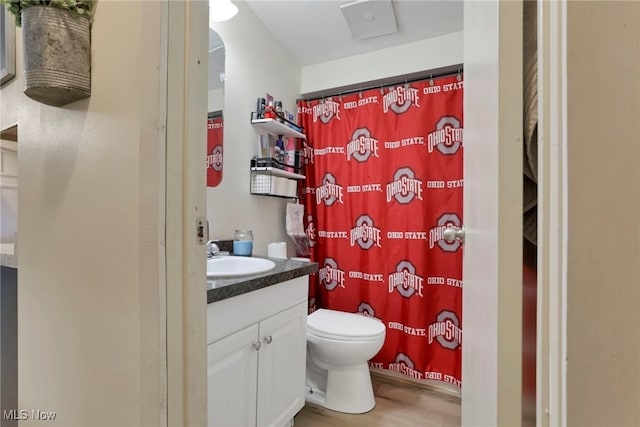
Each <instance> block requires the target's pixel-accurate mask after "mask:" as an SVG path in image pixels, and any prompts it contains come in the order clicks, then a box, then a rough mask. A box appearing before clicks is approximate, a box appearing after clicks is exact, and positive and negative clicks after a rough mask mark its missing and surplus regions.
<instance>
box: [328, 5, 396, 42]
mask: <svg viewBox="0 0 640 427" xmlns="http://www.w3.org/2000/svg"><path fill="white" fill-rule="evenodd" d="M340 11H341V12H342V14H343V15H344V19H345V20H346V21H347V26H349V30H350V31H351V36H352V37H353V38H354V39H356V40H362V39H367V38H370V37H377V36H382V35H384V34H391V33H395V32H397V31H398V26H397V24H396V16H395V14H394V13H393V6H392V5H391V0H356V1H353V2H351V3H346V4H343V5H341V6H340Z"/></svg>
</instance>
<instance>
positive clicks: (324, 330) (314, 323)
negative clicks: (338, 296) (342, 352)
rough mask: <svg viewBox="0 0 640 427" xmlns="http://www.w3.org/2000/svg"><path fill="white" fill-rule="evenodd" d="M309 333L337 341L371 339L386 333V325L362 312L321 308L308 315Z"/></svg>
mask: <svg viewBox="0 0 640 427" xmlns="http://www.w3.org/2000/svg"><path fill="white" fill-rule="evenodd" d="M307 333H309V334H311V335H314V336H317V337H320V338H325V339H331V340H336V341H369V340H375V339H376V338H379V337H380V336H381V335H384V334H385V327H384V324H383V323H382V322H379V321H377V320H374V319H370V318H368V317H365V316H362V315H360V314H356V313H345V312H342V311H336V310H328V309H324V308H321V309H318V310H316V311H314V312H313V313H311V314H310V315H309V316H307Z"/></svg>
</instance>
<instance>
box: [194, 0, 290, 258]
mask: <svg viewBox="0 0 640 427" xmlns="http://www.w3.org/2000/svg"><path fill="white" fill-rule="evenodd" d="M236 4H237V5H238V8H239V9H240V10H239V12H238V14H237V15H236V16H235V17H234V18H233V19H231V20H230V21H227V22H222V23H217V24H216V26H215V27H214V28H213V29H214V30H215V31H216V32H217V33H218V34H219V35H220V37H221V38H222V41H223V43H224V46H225V51H226V57H225V74H226V80H225V86H224V98H225V99H224V169H223V178H222V182H221V183H220V185H219V186H218V187H215V188H209V189H207V217H208V218H209V224H210V225H209V226H210V231H209V234H210V236H211V237H218V238H222V239H231V238H232V237H233V232H234V230H235V229H238V228H249V229H252V230H253V235H254V250H253V253H254V254H256V255H266V254H267V244H268V243H269V242H271V241H286V242H287V245H288V247H289V255H291V256H293V255H294V254H295V252H294V248H293V242H292V241H291V239H290V238H289V237H288V236H287V235H286V230H285V208H286V204H287V202H288V200H287V199H280V198H275V197H266V196H253V195H250V194H249V162H250V160H251V157H252V156H253V155H254V154H256V147H257V140H258V133H257V132H256V130H255V129H254V128H253V127H252V126H251V123H250V116H251V112H252V111H255V109H256V100H257V98H258V97H263V98H264V96H265V94H266V93H267V92H268V93H270V94H271V95H273V96H274V98H275V99H279V100H282V101H283V103H284V107H285V109H287V110H289V111H294V110H295V106H296V104H295V101H296V98H297V97H298V96H299V94H300V67H299V66H298V65H296V63H295V62H294V61H293V60H292V59H291V58H290V57H289V56H288V54H287V53H286V51H285V50H284V48H283V47H282V46H281V45H280V43H279V42H278V41H277V40H276V39H275V38H274V37H273V36H272V35H271V33H270V32H269V31H268V29H267V28H266V27H265V26H264V25H263V24H262V22H261V21H260V20H258V18H257V17H256V16H255V15H254V13H253V12H252V11H251V9H249V7H248V6H247V5H246V4H245V3H244V2H236Z"/></svg>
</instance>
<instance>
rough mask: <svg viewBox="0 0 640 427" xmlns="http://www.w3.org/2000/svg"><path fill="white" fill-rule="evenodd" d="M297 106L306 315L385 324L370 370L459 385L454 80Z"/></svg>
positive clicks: (459, 185) (457, 103)
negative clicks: (309, 269)
mask: <svg viewBox="0 0 640 427" xmlns="http://www.w3.org/2000/svg"><path fill="white" fill-rule="evenodd" d="M432 83H433V84H429V81H420V82H412V83H409V84H400V85H397V86H393V87H389V88H385V89H384V90H382V91H381V89H373V90H369V91H364V92H362V93H355V94H350V95H342V96H341V97H332V98H328V99H324V100H314V101H299V103H298V114H299V123H300V124H301V125H302V126H304V129H305V132H306V134H307V141H305V142H304V143H303V156H304V157H303V158H304V165H305V175H306V177H307V179H306V181H305V183H304V185H303V188H302V190H303V197H302V202H303V203H304V205H305V211H306V214H305V228H306V230H307V234H308V236H309V238H310V241H311V257H312V259H313V260H314V261H316V262H318V263H319V266H320V269H319V272H318V273H317V274H315V275H313V276H311V278H310V289H309V295H310V300H309V301H310V302H309V305H310V307H309V310H310V311H313V310H315V309H316V308H320V307H323V308H330V309H334V310H340V311H346V312H352V313H359V314H361V315H363V316H367V317H370V318H373V319H376V320H378V321H380V322H382V323H384V325H385V326H386V331H387V335H386V339H385V343H384V346H383V347H382V350H380V352H379V353H378V354H377V355H376V356H375V357H374V358H373V359H372V360H371V361H370V366H371V367H374V368H381V369H387V370H391V371H396V372H400V373H402V374H404V375H406V376H409V377H411V378H415V379H435V380H440V381H444V382H448V383H451V384H455V385H457V386H458V387H459V386H460V385H461V360H462V357H461V356H462V336H463V334H462V331H463V328H462V321H461V319H462V243H461V242H460V241H457V240H456V241H453V242H449V241H447V240H445V239H444V230H445V229H446V228H447V227H454V228H457V227H461V226H462V219H463V217H462V194H463V185H464V180H463V176H462V173H463V163H462V160H463V128H464V125H463V114H462V113H463V112H462V105H463V81H462V79H460V81H459V80H458V78H456V76H453V77H445V78H440V79H437V80H434V81H433V82H432Z"/></svg>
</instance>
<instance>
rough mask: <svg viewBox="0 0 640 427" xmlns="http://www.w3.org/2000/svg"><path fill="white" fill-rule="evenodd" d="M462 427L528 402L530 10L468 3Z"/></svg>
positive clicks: (501, 420)
mask: <svg viewBox="0 0 640 427" xmlns="http://www.w3.org/2000/svg"><path fill="white" fill-rule="evenodd" d="M464 77H465V78H464V80H465V82H464V83H465V87H464V91H465V93H464V127H465V129H464V132H465V135H464V151H465V153H464V159H465V161H464V181H465V189H464V223H465V229H466V242H465V246H464V261H463V277H464V290H463V297H462V299H463V300H462V318H463V320H462V324H463V330H464V341H463V347H462V348H463V350H462V425H464V426H471V425H482V426H496V425H500V426H506V425H509V426H515V425H520V423H521V417H522V414H521V398H522V386H521V377H522V372H521V371H522V368H521V366H522V3H521V2H520V1H507V2H504V1H503V2H499V1H497V0H490V1H482V2H479V1H473V0H471V1H465V3H464Z"/></svg>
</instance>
